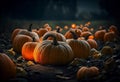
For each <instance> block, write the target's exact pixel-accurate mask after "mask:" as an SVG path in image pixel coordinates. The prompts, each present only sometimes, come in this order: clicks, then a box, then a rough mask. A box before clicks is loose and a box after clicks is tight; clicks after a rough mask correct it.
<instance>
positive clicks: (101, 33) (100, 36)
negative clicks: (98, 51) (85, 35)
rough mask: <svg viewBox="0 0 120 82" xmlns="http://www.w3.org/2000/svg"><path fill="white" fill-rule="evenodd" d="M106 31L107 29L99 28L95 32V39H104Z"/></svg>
mask: <svg viewBox="0 0 120 82" xmlns="http://www.w3.org/2000/svg"><path fill="white" fill-rule="evenodd" d="M105 33H106V30H98V31H96V32H95V34H94V36H95V39H97V40H101V41H104V35H105Z"/></svg>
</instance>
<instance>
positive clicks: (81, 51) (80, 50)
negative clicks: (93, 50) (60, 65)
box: [66, 31, 90, 58]
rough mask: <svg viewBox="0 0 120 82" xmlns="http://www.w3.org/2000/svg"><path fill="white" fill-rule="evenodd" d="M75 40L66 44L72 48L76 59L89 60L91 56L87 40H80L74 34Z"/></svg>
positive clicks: (68, 40) (70, 40)
mask: <svg viewBox="0 0 120 82" xmlns="http://www.w3.org/2000/svg"><path fill="white" fill-rule="evenodd" d="M71 33H72V35H73V39H67V40H66V42H67V43H68V44H69V45H70V46H71V48H72V50H73V53H74V57H77V58H87V57H88V56H89V55H90V45H89V44H88V42H87V41H85V40H79V39H78V37H77V36H76V34H75V33H74V32H72V31H71Z"/></svg>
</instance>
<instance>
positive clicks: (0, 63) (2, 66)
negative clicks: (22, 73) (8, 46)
mask: <svg viewBox="0 0 120 82" xmlns="http://www.w3.org/2000/svg"><path fill="white" fill-rule="evenodd" d="M15 77H16V65H15V64H14V63H13V61H12V60H11V59H10V58H9V56H7V55H6V54H4V53H0V80H1V81H7V80H9V79H13V78H15Z"/></svg>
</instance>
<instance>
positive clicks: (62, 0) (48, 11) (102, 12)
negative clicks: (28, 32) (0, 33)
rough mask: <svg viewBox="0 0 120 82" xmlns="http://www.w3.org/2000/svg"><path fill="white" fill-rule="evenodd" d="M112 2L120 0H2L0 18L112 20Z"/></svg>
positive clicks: (0, 1)
mask: <svg viewBox="0 0 120 82" xmlns="http://www.w3.org/2000/svg"><path fill="white" fill-rule="evenodd" d="M100 1H101V2H102V7H103V8H101V5H100ZM105 1H106V2H107V3H105ZM110 1H118V0H0V11H1V13H0V17H1V18H13V19H28V20H87V19H89V20H92V19H98V20H99V19H111V18H113V17H114V16H111V17H110V16H109V14H111V13H109V11H106V8H107V7H108V8H109V2H110ZM104 3H105V4H104ZM110 3H111V2H110ZM106 4H108V5H107V6H105V5H106ZM112 7H114V4H113V5H112ZM104 8H105V9H104Z"/></svg>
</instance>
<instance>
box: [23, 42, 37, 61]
mask: <svg viewBox="0 0 120 82" xmlns="http://www.w3.org/2000/svg"><path fill="white" fill-rule="evenodd" d="M37 44H38V42H26V43H25V44H24V45H23V46H22V56H23V58H24V59H26V60H34V57H33V52H34V49H35V47H36V45H37Z"/></svg>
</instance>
